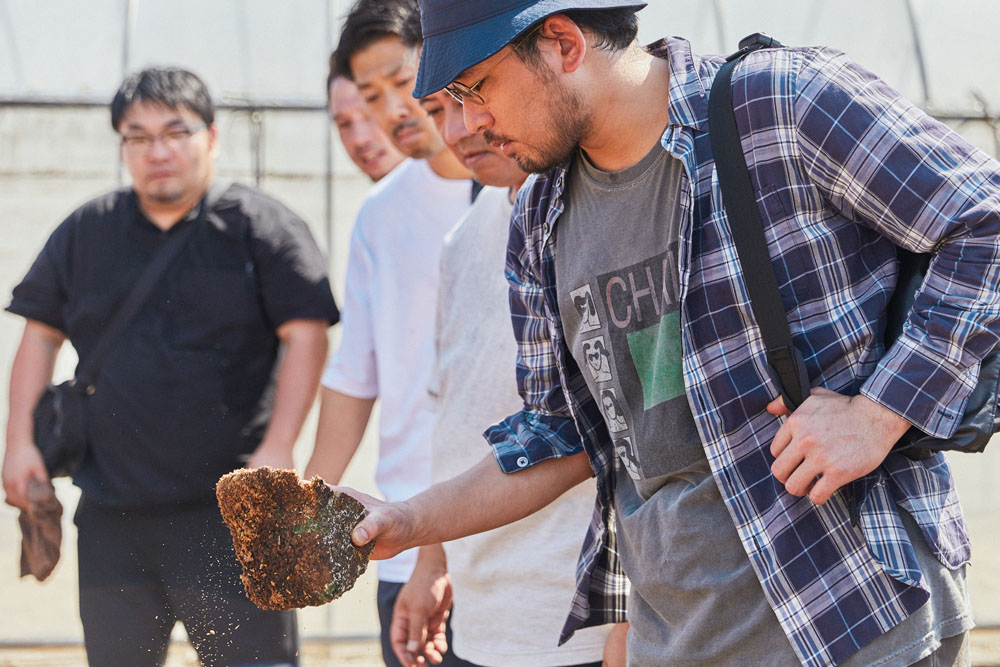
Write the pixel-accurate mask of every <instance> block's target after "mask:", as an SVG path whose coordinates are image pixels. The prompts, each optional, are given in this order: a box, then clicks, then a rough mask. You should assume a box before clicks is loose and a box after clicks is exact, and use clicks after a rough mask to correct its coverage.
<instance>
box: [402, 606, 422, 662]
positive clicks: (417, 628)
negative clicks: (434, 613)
mask: <svg viewBox="0 0 1000 667" xmlns="http://www.w3.org/2000/svg"><path fill="white" fill-rule="evenodd" d="M406 640H407V641H406V650H407V651H409V652H410V653H412V654H414V655H417V654H419V653H420V652H421V648H422V647H423V646H424V644H425V643H426V642H427V617H426V616H425V615H424V614H422V613H420V612H418V611H416V610H414V611H413V613H412V614H411V617H410V628H409V632H408V633H407V636H406Z"/></svg>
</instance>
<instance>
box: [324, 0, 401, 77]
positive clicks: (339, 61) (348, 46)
mask: <svg viewBox="0 0 1000 667" xmlns="http://www.w3.org/2000/svg"><path fill="white" fill-rule="evenodd" d="M414 15H416V17H417V22H418V23H419V21H420V7H419V5H417V0H357V2H355V3H354V6H353V7H351V10H350V11H349V12H348V13H347V19H346V20H345V21H344V28H343V30H341V32H340V42H339V43H338V44H337V50H336V51H334V52H333V55H331V56H330V72H331V75H333V76H336V74H343V75H344V76H346V77H347V78H349V79H354V75H353V73H352V72H351V56H353V55H354V54H355V53H357V52H358V51H361V50H362V49H365V48H367V47H368V46H370V45H371V44H372V43H373V42H377V41H378V40H380V39H382V38H383V37H398V38H399V39H400V40H401V41H402V40H403V35H404V34H406V31H407V30H408V29H407V24H408V23H409V22H411V21H412V20H413V16H414ZM334 73H336V74H334ZM330 80H332V76H331V78H330Z"/></svg>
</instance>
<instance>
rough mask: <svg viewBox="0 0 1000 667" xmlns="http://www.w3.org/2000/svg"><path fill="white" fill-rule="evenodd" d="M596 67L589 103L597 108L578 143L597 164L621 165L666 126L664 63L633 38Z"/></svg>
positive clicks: (667, 71) (637, 158) (629, 163)
mask: <svg viewBox="0 0 1000 667" xmlns="http://www.w3.org/2000/svg"><path fill="white" fill-rule="evenodd" d="M600 67H601V69H602V70H603V71H601V70H599V71H598V75H599V77H600V79H599V80H598V81H597V82H596V83H597V84H598V85H595V86H593V91H594V93H593V97H591V101H592V104H591V106H590V108H591V109H597V110H599V111H598V112H597V113H593V114H591V125H590V127H589V131H588V133H587V136H586V137H585V138H584V140H583V141H581V142H580V147H581V148H582V149H583V151H584V152H585V153H586V154H587V158H588V159H589V160H590V161H591V163H593V164H594V165H595V166H596V167H597V168H599V169H602V170H604V171H622V170H623V169H628V168H629V167H631V166H632V165H634V164H637V163H638V162H639V161H640V160H642V158H644V157H645V156H646V155H647V154H648V153H649V151H650V150H651V149H652V148H653V146H655V145H656V143H657V142H659V140H660V137H661V136H662V134H663V129H664V128H665V127H666V126H667V122H668V121H669V115H668V108H667V107H668V99H669V90H670V64H669V61H667V60H666V59H664V58H657V57H655V56H653V55H651V54H649V53H648V52H646V51H645V50H644V49H642V48H641V47H639V46H638V45H637V44H633V45H632V46H630V47H629V48H628V49H627V50H626V51H625V53H623V54H622V55H621V56H620V57H618V58H615V59H609V60H608V61H605V62H601V63H600Z"/></svg>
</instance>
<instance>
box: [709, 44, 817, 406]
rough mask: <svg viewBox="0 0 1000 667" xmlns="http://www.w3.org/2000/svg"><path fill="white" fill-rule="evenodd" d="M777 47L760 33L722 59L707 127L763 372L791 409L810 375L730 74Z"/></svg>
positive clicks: (802, 394) (804, 393) (804, 390)
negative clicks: (784, 293)
mask: <svg viewBox="0 0 1000 667" xmlns="http://www.w3.org/2000/svg"><path fill="white" fill-rule="evenodd" d="M777 46H781V44H780V43H779V42H777V41H776V40H774V39H772V38H770V37H767V36H766V35H762V34H760V33H757V34H754V35H751V36H749V37H747V38H745V39H744V40H743V41H741V42H740V50H739V51H737V52H736V53H734V54H733V55H731V56H729V58H727V59H726V63H725V64H724V65H723V66H722V68H721V69H720V70H719V73H718V74H716V76H715V81H714V82H713V83H712V91H711V93H710V95H709V99H708V124H709V136H710V139H711V142H712V154H713V156H714V157H715V168H716V172H717V174H718V176H719V187H720V188H721V189H722V202H723V204H724V205H725V209H726V217H727V218H728V219H729V228H730V231H731V233H732V235H733V243H734V244H735V246H736V254H737V256H738V257H739V261H740V268H741V269H742V272H743V279H744V281H745V282H746V286H747V291H748V292H749V295H750V306H751V308H752V309H753V314H754V319H755V320H756V321H757V326H759V327H760V332H761V337H762V338H763V339H764V346H765V348H766V349H767V363H768V367H769V368H768V370H769V371H770V375H771V379H772V380H773V381H774V382H775V383H776V384H777V385H778V388H779V389H780V390H781V396H782V398H783V399H784V401H785V405H786V406H787V407H788V409H790V410H794V409H795V408H797V407H798V406H799V405H800V404H801V403H802V402H803V401H804V400H805V399H806V398H808V396H809V375H808V374H807V373H806V367H805V363H804V362H803V360H802V355H801V354H800V353H799V351H798V350H797V349H795V346H794V345H793V344H792V334H791V331H790V330H789V329H788V318H787V315H786V314H785V307H784V305H783V304H782V301H781V294H780V292H779V291H778V281H777V278H775V276H774V267H773V266H772V264H771V256H770V254H769V253H768V251H767V241H766V239H765V238H764V225H763V223H762V222H761V218H760V211H759V210H758V209H757V200H756V198H755V197H754V192H753V185H752V184H751V182H750V171H749V170H748V169H747V163H746V159H745V158H744V156H743V146H742V144H741V143H740V133H739V130H738V129H737V127H736V114H735V113H734V111H733V92H732V76H733V69H734V68H735V67H736V65H737V64H738V63H739V62H740V60H742V59H743V57H744V56H746V55H747V54H748V53H752V52H753V51H756V50H757V49H760V48H770V47H777Z"/></svg>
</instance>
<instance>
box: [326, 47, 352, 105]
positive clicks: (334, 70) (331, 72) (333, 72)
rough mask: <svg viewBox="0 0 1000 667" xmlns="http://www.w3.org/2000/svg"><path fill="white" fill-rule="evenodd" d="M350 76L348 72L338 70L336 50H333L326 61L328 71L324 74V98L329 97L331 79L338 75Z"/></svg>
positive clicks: (338, 62) (338, 63)
mask: <svg viewBox="0 0 1000 667" xmlns="http://www.w3.org/2000/svg"><path fill="white" fill-rule="evenodd" d="M342 76H343V77H346V78H348V79H350V78H351V73H350V72H342V71H341V70H340V61H339V60H338V58H337V52H336V51H334V52H332V53H331V54H330V62H329V63H328V73H327V75H326V98H327V99H328V100H329V99H330V86H332V85H333V80H334V79H337V78H339V77H342Z"/></svg>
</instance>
